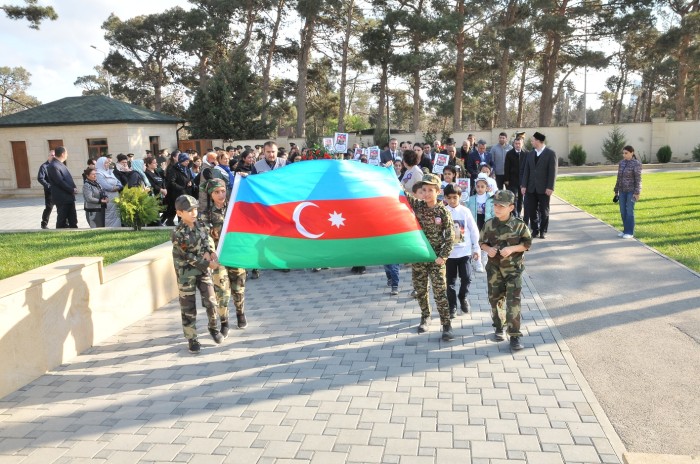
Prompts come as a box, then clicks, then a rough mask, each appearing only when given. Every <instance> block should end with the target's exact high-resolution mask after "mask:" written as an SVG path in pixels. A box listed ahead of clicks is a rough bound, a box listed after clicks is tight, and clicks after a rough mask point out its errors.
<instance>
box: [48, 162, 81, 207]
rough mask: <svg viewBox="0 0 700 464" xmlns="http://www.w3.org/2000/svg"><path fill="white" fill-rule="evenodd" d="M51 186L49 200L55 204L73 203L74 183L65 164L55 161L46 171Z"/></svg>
mask: <svg viewBox="0 0 700 464" xmlns="http://www.w3.org/2000/svg"><path fill="white" fill-rule="evenodd" d="M46 171H47V174H48V177H49V183H50V184H51V199H52V200H53V202H54V203H55V204H57V205H58V204H62V203H75V188H76V187H75V182H74V181H73V176H71V174H70V172H69V171H68V168H67V167H66V165H65V164H63V163H62V162H60V161H59V160H57V159H54V160H53V161H51V164H49V166H48V168H47V169H46Z"/></svg>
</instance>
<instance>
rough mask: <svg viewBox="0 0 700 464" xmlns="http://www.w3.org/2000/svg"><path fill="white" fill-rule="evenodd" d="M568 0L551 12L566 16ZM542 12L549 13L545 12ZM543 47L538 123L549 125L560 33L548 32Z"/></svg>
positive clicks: (559, 50)
mask: <svg viewBox="0 0 700 464" xmlns="http://www.w3.org/2000/svg"><path fill="white" fill-rule="evenodd" d="M568 3H569V0H563V1H562V2H561V4H560V5H559V7H558V8H557V10H556V11H552V12H551V14H553V15H556V16H559V17H561V18H565V17H566V8H567V6H568ZM544 14H550V12H545V13H544ZM545 40H546V42H545V47H544V50H543V52H542V98H541V99H540V117H539V125H540V126H541V127H549V125H550V124H551V123H552V112H553V110H554V104H555V103H556V102H555V99H554V94H553V93H554V85H555V80H556V78H557V73H558V72H559V54H560V52H561V41H562V38H561V34H560V33H559V32H549V33H547V35H546V39H545Z"/></svg>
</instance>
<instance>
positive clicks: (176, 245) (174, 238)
mask: <svg viewBox="0 0 700 464" xmlns="http://www.w3.org/2000/svg"><path fill="white" fill-rule="evenodd" d="M170 241H171V242H173V263H174V264H175V267H176V268H178V269H179V268H186V267H189V268H196V269H198V270H200V271H202V272H206V271H207V269H209V261H207V260H206V259H204V253H206V252H209V253H213V252H214V251H215V247H214V241H213V240H212V238H211V237H210V236H209V228H208V227H207V226H206V225H204V224H202V223H201V222H200V221H197V222H195V223H194V228H189V227H188V226H186V225H185V223H184V222H180V224H178V226H177V227H176V228H175V230H173V232H172V234H171V235H170Z"/></svg>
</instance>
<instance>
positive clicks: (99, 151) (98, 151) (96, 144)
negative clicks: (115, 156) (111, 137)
mask: <svg viewBox="0 0 700 464" xmlns="http://www.w3.org/2000/svg"><path fill="white" fill-rule="evenodd" d="M87 146H88V159H97V158H99V157H100V156H107V153H109V147H108V146H107V139H87Z"/></svg>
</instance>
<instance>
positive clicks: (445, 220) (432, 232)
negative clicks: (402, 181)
mask: <svg viewBox="0 0 700 464" xmlns="http://www.w3.org/2000/svg"><path fill="white" fill-rule="evenodd" d="M406 198H407V199H408V203H409V204H410V205H411V208H413V213H414V214H415V215H416V218H417V219H418V223H419V224H420V226H421V228H422V229H423V232H424V233H425V236H426V237H427V238H428V242H430V245H431V246H432V247H433V250H435V254H436V255H437V256H438V257H439V258H443V259H444V260H447V258H449V257H450V252H451V251H452V245H453V244H454V235H455V231H454V228H453V223H452V215H451V214H450V212H449V211H448V210H447V207H446V206H445V205H444V203H442V202H440V201H438V202H437V204H436V205H435V206H433V207H432V208H431V207H430V206H428V204H427V203H426V202H425V201H424V200H419V199H418V198H416V197H414V196H413V195H411V194H410V193H408V192H406Z"/></svg>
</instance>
